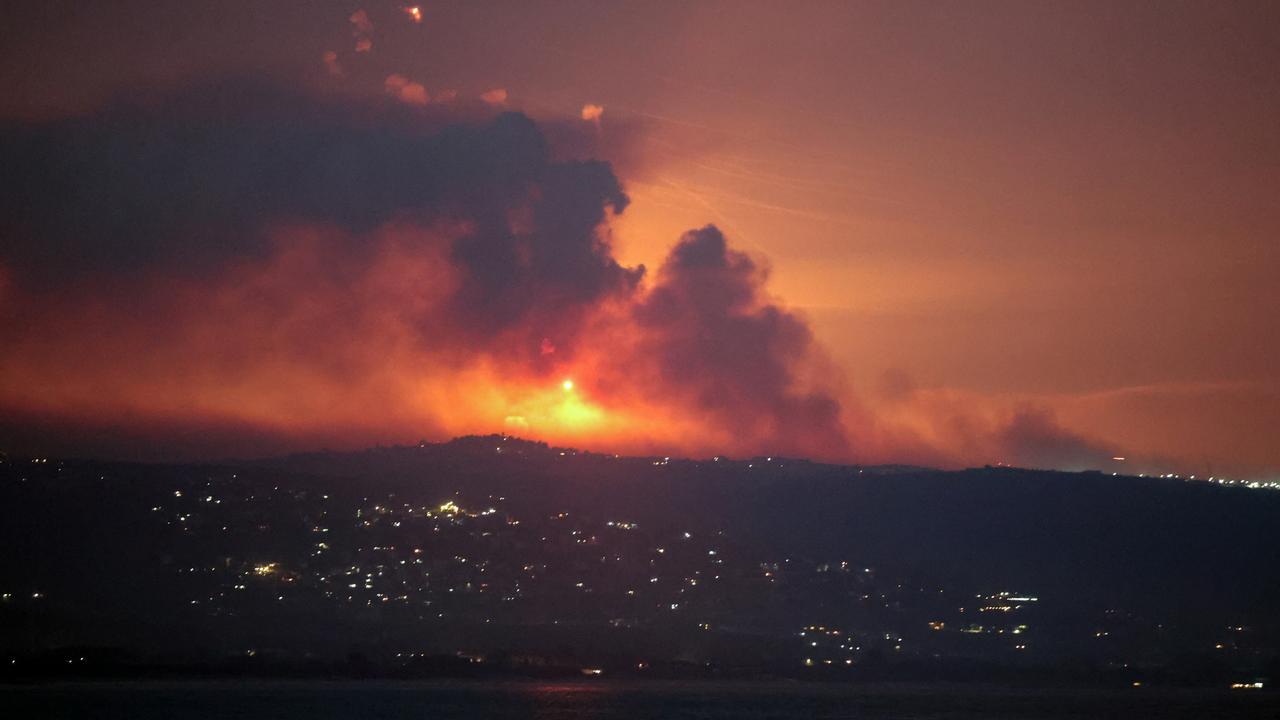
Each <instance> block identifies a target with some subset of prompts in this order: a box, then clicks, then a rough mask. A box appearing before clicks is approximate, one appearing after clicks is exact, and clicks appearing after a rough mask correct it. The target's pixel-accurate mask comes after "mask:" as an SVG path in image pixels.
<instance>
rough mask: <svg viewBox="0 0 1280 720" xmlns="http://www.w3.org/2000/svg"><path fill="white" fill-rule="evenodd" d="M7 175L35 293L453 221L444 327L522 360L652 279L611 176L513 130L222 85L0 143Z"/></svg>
mask: <svg viewBox="0 0 1280 720" xmlns="http://www.w3.org/2000/svg"><path fill="white" fill-rule="evenodd" d="M557 132H558V135H560V136H561V137H564V138H565V139H566V140H567V141H568V142H566V143H565V146H566V147H568V148H570V151H571V152H572V149H573V146H574V144H575V143H574V142H572V140H573V139H572V138H571V137H566V136H567V135H568V134H569V133H568V131H566V130H564V129H559V130H558V131H557ZM585 132H586V131H585V130H584V131H583V133H585ZM587 142H589V141H587ZM579 144H580V143H579ZM0 165H2V166H3V167H5V171H4V173H3V176H0V198H3V199H0V233H2V237H3V244H2V245H0V264H3V265H6V266H8V268H9V271H10V273H11V274H12V276H13V278H14V281H15V282H16V283H17V284H20V285H23V286H25V287H28V288H35V289H40V288H44V289H51V288H57V287H59V286H61V285H64V284H66V283H67V282H69V281H72V280H76V279H78V278H82V277H84V276H92V275H98V276H100V275H103V274H110V273H117V274H119V273H124V274H133V275H138V274H142V275H146V274H151V273H155V272H163V273H172V274H179V275H196V276H198V275H202V274H203V275H207V274H209V273H210V272H211V271H214V270H216V269H217V268H218V267H219V266H220V265H221V264H223V263H225V262H227V261H228V260H233V259H238V258H244V257H261V256H263V255H265V254H266V253H268V252H270V250H271V245H270V238H269V235H268V233H266V232H264V230H265V229H267V228H269V227H270V226H271V224H272V223H273V222H278V221H306V222H310V223H322V224H327V225H332V226H337V227H339V228H342V229H345V230H348V231H350V232H352V233H355V234H360V233H368V232H369V231H370V230H372V229H374V228H376V227H378V226H380V225H382V224H384V223H387V222H391V221H393V220H409V221H413V222H418V223H430V222H457V223H463V224H465V226H466V228H467V230H466V232H464V233H463V234H462V235H461V236H460V237H458V238H457V239H456V241H455V243H454V247H453V251H452V258H453V260H454V261H455V263H456V264H457V265H458V267H459V269H460V270H461V287H460V288H459V290H458V293H457V295H456V297H455V298H454V301H453V302H452V303H451V304H450V307H449V313H448V317H449V318H450V319H451V320H453V321H455V322H453V324H454V325H455V326H456V327H457V328H462V329H466V330H467V331H468V332H471V333H472V334H486V335H489V336H491V335H492V334H493V333H495V332H500V331H504V330H507V329H510V328H521V329H527V330H528V332H527V334H528V335H529V336H530V338H532V340H527V339H518V340H516V342H518V343H519V345H520V347H521V348H522V350H521V355H522V356H523V355H524V354H526V353H532V354H533V355H537V353H536V350H537V348H538V343H539V342H540V340H541V339H542V337H546V336H556V337H554V341H555V342H556V343H557V346H559V347H569V346H570V345H571V341H572V338H571V337H567V335H568V334H569V332H570V330H571V329H572V328H573V327H574V325H575V324H576V322H577V320H578V319H579V318H580V317H581V315H582V313H583V312H585V311H586V310H587V309H589V308H590V307H591V306H593V305H594V304H595V303H596V302H598V301H600V300H601V299H603V298H605V297H607V296H610V295H613V294H618V293H622V294H626V293H629V292H630V291H632V290H633V289H634V288H635V286H636V284H637V282H638V281H639V279H640V277H641V275H642V273H643V268H635V269H630V268H623V267H621V266H620V265H619V264H618V263H617V262H616V261H615V260H614V259H613V257H612V250H611V248H610V245H609V241H608V237H607V235H605V234H603V231H602V230H601V229H600V226H601V224H602V222H603V220H604V219H605V217H606V213H607V212H608V211H612V212H622V211H623V209H625V207H626V205H627V197H626V195H625V194H624V193H623V191H622V188H621V186H620V184H619V182H618V180H617V178H616V177H615V176H614V174H613V172H612V171H611V169H610V168H609V166H608V165H607V164H605V163H602V162H596V161H559V160H555V159H554V158H553V153H552V149H551V148H550V147H549V145H548V142H547V140H546V138H545V136H544V134H543V132H542V131H541V130H540V128H539V127H537V126H536V125H535V124H534V122H533V121H531V120H530V119H529V118H527V117H525V116H524V115H521V114H518V113H503V114H496V115H495V114H494V113H493V112H492V111H489V110H483V111H481V110H477V109H474V108H472V109H466V108H464V109H463V110H462V111H461V112H459V111H456V110H441V109H437V108H432V109H431V110H423V109H418V108H403V107H399V106H398V105H397V104H396V103H393V102H387V101H385V100H384V101H360V102H352V101H350V100H347V101H344V102H341V103H336V102H325V101H322V100H319V99H317V98H315V97H312V96H309V95H306V94H302V93H299V92H295V91H290V90H285V89H281V88H278V87H274V86H266V85H261V84H253V83H245V82H240V81H224V82H217V83H209V84H204V85H201V86H198V87H195V88H190V89H186V90H183V91H181V92H177V93H170V94H165V95H161V96H150V97H135V98H130V99H126V100H122V101H119V102H116V103H114V104H112V105H111V106H109V107H107V108H105V109H103V110H102V111H100V112H97V113H94V114H91V115H88V116H85V117H78V118H72V119H68V120H63V121H58V122H51V123H45V124H40V125H26V126H21V127H9V128H5V129H4V132H3V133H0ZM531 324H532V325H533V326H531ZM533 336H537V337H533ZM530 342H532V346H531V348H530V347H528V346H529V343H530Z"/></svg>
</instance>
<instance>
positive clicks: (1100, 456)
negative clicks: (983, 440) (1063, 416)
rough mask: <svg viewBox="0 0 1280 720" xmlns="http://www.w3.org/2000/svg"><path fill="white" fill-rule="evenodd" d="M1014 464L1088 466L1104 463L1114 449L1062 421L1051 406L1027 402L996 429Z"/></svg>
mask: <svg viewBox="0 0 1280 720" xmlns="http://www.w3.org/2000/svg"><path fill="white" fill-rule="evenodd" d="M996 438H997V440H998V442H999V443H1000V446H1001V448H1002V449H1003V451H1004V452H1005V453H1007V457H1008V460H1007V462H1009V463H1010V464H1014V465H1023V466H1027V467H1044V468H1057V469H1062V470H1087V469H1096V468H1100V467H1104V466H1105V463H1106V460H1107V458H1109V457H1111V455H1112V453H1111V452H1110V451H1109V450H1107V449H1106V448H1104V447H1103V446H1102V445H1100V444H1099V443H1096V442H1094V441H1091V440H1089V439H1087V438H1085V437H1083V436H1081V435H1078V434H1076V433H1074V432H1071V431H1070V430H1067V429H1066V428H1064V427H1062V426H1061V425H1060V424H1058V421H1057V419H1056V418H1055V417H1054V414H1053V412H1052V411H1051V410H1049V409H1047V408H1043V407H1036V406H1024V407H1021V408H1019V409H1018V410H1017V411H1015V412H1014V414H1013V416H1012V417H1011V418H1010V419H1009V421H1008V422H1007V423H1005V424H1004V425H1003V426H1002V427H1001V428H1000V429H999V430H998V431H997V433H996Z"/></svg>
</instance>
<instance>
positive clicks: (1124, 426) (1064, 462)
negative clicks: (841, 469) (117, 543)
mask: <svg viewBox="0 0 1280 720" xmlns="http://www.w3.org/2000/svg"><path fill="white" fill-rule="evenodd" d="M416 7H417V10H416V13H415V12H414V11H412V10H411V8H410V7H409V6H407V5H404V4H401V3H381V2H365V3H356V2H314V1H313V2H301V1H298V2H289V1H286V0H281V1H280V2H272V3H227V2H188V3H181V4H178V3H147V2H128V1H126V2H118V3H111V4H97V3H83V2H33V3H28V4H25V5H23V4H19V5H17V6H14V7H11V8H10V9H9V10H8V11H7V14H8V19H9V24H10V30H9V32H8V33H7V36H6V37H5V39H4V40H2V41H0V90H2V91H3V92H0V124H3V125H4V126H5V129H4V132H3V136H2V137H3V139H0V161H2V162H3V166H4V167H5V168H6V169H5V170H3V171H0V182H2V183H3V188H0V190H3V193H4V196H5V197H4V200H0V338H3V339H4V340H5V341H4V342H3V343H0V418H2V419H0V446H3V447H6V448H11V449H12V450H13V451H15V452H53V453H71V454H91V455H97V456H109V457H122V458H130V459H174V458H191V459H197V458H210V457H222V456H229V455H230V456H246V455H255V454H266V453H275V452H283V451H288V450H301V449H310V448H314V447H319V446H326V447H335V448H338V447H362V446H367V445H370V444H375V443H395V442H415V441H417V440H418V439H420V438H425V439H429V440H439V439H445V438H447V437H450V436H452V435H456V434H463V433H487V432H510V433H513V434H518V435H522V436H527V437H532V438H537V439H545V440H548V441H551V442H556V443H562V444H571V445H574V446H578V447H587V448H590V449H593V450H600V451H612V452H646V453H657V454H672V455H675V454H680V455H697V456H709V455H717V454H722V455H734V456H750V455H756V454H760V455H766V454H788V455H804V456H809V457H815V458H819V459H824V460H837V461H849V462H905V463H918V464H927V465H935V466H943V467H959V466H966V465H980V464H988V463H989V464H996V463H1009V464H1016V465H1023V466H1031V467H1055V468H1065V469H1083V468H1095V469H1101V470H1104V471H1107V472H1117V471H1118V472H1133V473H1137V472H1146V473H1165V472H1177V473H1180V474H1184V475H1185V474H1198V475H1204V476H1208V475H1218V476H1221V475H1228V476H1232V477H1245V478H1274V477H1276V476H1277V475H1280V430H1278V428H1280V365H1278V364H1277V363H1276V362H1275V358H1276V356H1277V353H1278V352H1280V313H1278V312H1277V311H1276V308H1277V307H1280V284H1277V282H1276V277H1277V271H1280V203H1278V202H1276V198H1277V196H1278V191H1280V122H1278V120H1280V76H1278V75H1277V74H1276V73H1275V71H1274V68H1276V67H1280V8H1278V7H1277V6H1276V5H1275V4H1274V3H1265V2H1264V3H1246V2H1235V3H1226V2H1190V3H1184V2H1162V3H1146V2H1125V3H1114V2H1096V3H1092V2H1064V3H1051V2H1031V3H1028V2H973V3H937V2H934V3H912V2H885V3H860V2H848V3H834V2H798V3H757V2H725V3H717V2H694V3H661V2H658V3H649V2H646V3H614V2H610V3H600V2H571V1H569V0H564V1H557V2H546V3H543V2H517V3H478V2H431V3H424V4H421V5H419V6H416ZM642 268H643V269H642ZM566 381H570V382H571V387H568V388H566ZM1113 458H1123V459H1122V460H1117V459H1113Z"/></svg>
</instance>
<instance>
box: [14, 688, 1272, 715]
mask: <svg viewBox="0 0 1280 720" xmlns="http://www.w3.org/2000/svg"><path fill="white" fill-rule="evenodd" d="M0 718H4V719H5V720H25V719H26V718H40V719H42V720H44V719H48V720H62V719H64V718H95V719H97V718H101V719H102V720H117V719H121V720H123V719H125V718H129V719H131V720H132V719H134V718H136V719H137V720H157V719H160V718H184V719H185V718H190V719H192V720H206V719H208V720H212V719H214V718H217V719H218V720H223V719H231V718H238V719H243V720H277V719H279V720H285V719H290V720H291V719H293V718H299V719H301V718H305V719H306V720H331V719H332V720H337V719H339V718H343V719H345V718H370V719H378V720H382V719H386V720H391V719H399V718H414V719H415V720H450V719H453V718H539V719H545V720H561V719H563V720H579V719H583V718H614V719H617V720H633V719H636V718H662V719H663V720H666V719H673V720H679V719H681V718H747V719H763V718H779V719H782V718H786V719H790V718H857V719H859V720H890V719H895V720H897V719H901V720H906V719H915V718H920V719H937V720H943V719H947V720H978V719H983V720H987V719H991V720H1015V719H1017V720H1040V719H1042V718H1043V719H1050V720H1062V719H1066V718H1081V719H1084V718H1089V719H1093V718H1116V719H1117V720H1120V719H1123V720H1146V719H1148V718H1185V719H1187V720H1192V719H1194V720H1212V719H1217V718H1225V719H1231V718H1266V719H1267V720H1278V719H1280V696H1277V695H1275V694H1273V693H1265V694H1263V693H1256V694H1254V693H1248V692H1230V691H1226V690H1223V691H1157V690H1146V689H1135V690H1131V691H1130V690H1126V691H1079V690H1009V689H1000V688H973V687H946V686H901V685H883V686H867V685H859V686H834V685H811V684H802V683H748V682H742V683H723V684H712V683H643V684H639V683H637V684H630V683H609V682H591V683H586V682H584V683H532V682H529V683H514V682H513V683H391V682H360V683H356V682H237V683H231V682H182V683H92V684H89V683H86V684H51V685H33V686H0Z"/></svg>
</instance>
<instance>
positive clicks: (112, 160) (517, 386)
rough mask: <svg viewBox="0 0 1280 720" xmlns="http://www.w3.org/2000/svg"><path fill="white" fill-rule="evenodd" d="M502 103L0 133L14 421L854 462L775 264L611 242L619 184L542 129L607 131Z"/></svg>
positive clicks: (136, 104)
mask: <svg viewBox="0 0 1280 720" xmlns="http://www.w3.org/2000/svg"><path fill="white" fill-rule="evenodd" d="M496 113H497V111H496V110H493V109H490V108H489V107H487V106H476V107H472V108H461V109H447V110H442V109H440V108H438V107H435V106H428V107H425V108H424V107H409V106H406V105H404V104H402V103H400V102H397V101H396V100H395V99H392V98H378V99H374V100H369V101H352V100H350V99H347V100H345V101H343V102H342V103H335V102H325V101H321V100H318V99H316V98H314V97H310V96H308V95H305V94H300V93H296V92H288V91H282V90H281V89H279V88H274V87H263V86H255V85H252V84H244V83H215V84H210V85H205V86H201V87H199V88H195V89H191V90H187V91H184V92H180V93H168V94H161V95H152V96H146V97H140V98H133V99H131V100H128V101H121V102H118V103H116V104H113V105H111V106H109V107H107V108H104V109H102V110H101V111H99V112H97V113H94V114H92V115H88V116H84V117H77V118H73V119H68V120H63V121H57V122H50V123H45V124H39V125H27V126H21V127H9V128H5V132H3V134H0V165H2V166H3V167H4V168H5V171H4V174H3V178H2V179H0V183H2V187H0V191H2V192H0V195H2V197H3V199H2V200H0V233H3V235H2V237H3V244H2V245H0V277H3V278H6V281H5V282H4V283H3V284H0V293H3V295H2V296H0V302H3V305H0V308H2V310H0V323H3V324H2V325H0V332H3V334H4V337H5V343H4V344H3V348H0V372H2V375H3V379H2V380H0V409H4V410H6V411H7V412H6V415H7V416H8V417H10V418H21V419H22V420H21V422H22V423H23V424H25V425H27V426H32V424H33V423H34V424H36V425H39V426H41V427H46V426H47V427H57V426H59V424H60V423H61V424H62V425H63V426H69V425H71V424H75V425H76V426H77V427H81V428H83V427H108V426H110V425H111V424H112V423H113V422H127V423H128V424H129V426H130V427H131V428H142V427H147V428H156V427H169V428H188V435H192V434H195V435H198V432H192V431H190V428H192V427H196V428H201V427H217V428H219V437H225V436H227V435H229V434H230V435H234V432H235V428H238V427H239V428H243V431H244V433H245V434H246V435H253V436H257V437H284V438H294V439H296V440H297V442H299V443H311V442H316V441H324V442H334V443H345V444H348V445H350V444H358V443H361V442H370V441H377V440H404V439H411V438H414V437H417V436H419V435H421V434H436V435H442V434H448V433H453V432H475V431H489V430H494V429H498V428H500V427H502V424H503V423H504V422H508V421H511V422H518V423H520V426H521V427H527V428H529V429H530V430H531V431H532V432H533V433H534V434H542V435H543V436H552V437H555V438H558V439H565V440H571V441H572V440H574V439H575V438H581V439H583V440H585V441H588V442H590V441H592V440H598V441H600V442H603V443H606V444H612V445H614V446H615V447H619V448H622V449H628V448H645V447H663V446H667V447H671V448H672V449H673V450H680V449H689V450H693V449H699V450H700V449H705V448H712V447H723V448H724V451H725V452H750V451H759V452H773V451H793V452H808V453H818V454H820V455H823V456H826V457H838V456H839V455H840V454H841V453H843V452H844V451H845V450H846V442H847V441H846V439H845V437H844V433H843V431H842V429H841V424H840V415H841V410H840V405H839V403H838V402H837V401H836V399H835V397H834V395H833V394H831V393H830V392H828V391H826V390H824V389H823V385H822V383H815V382H813V381H812V378H811V377H810V374H808V373H807V370H806V368H808V367H809V364H810V363H811V361H812V360H813V358H812V356H811V355H812V353H811V344H812V341H811V337H810V334H809V331H808V329H807V327H806V325H805V324H804V322H803V321H802V320H800V319H799V318H798V317H797V316H795V315H793V314H791V313H789V312H787V311H786V310H784V309H783V308H781V307H779V306H777V305H776V304H773V303H771V302H770V301H769V300H768V299H767V298H766V297H765V296H764V294H763V284H764V281H765V274H764V272H763V271H761V270H760V269H759V268H758V267H757V266H756V265H755V264H754V263H752V261H751V260H749V259H748V258H747V257H745V256H744V255H741V254H740V253H737V252H735V251H733V250H731V249H729V248H728V246H727V244H726V241H725V238H724V237H723V236H722V235H721V233H720V232H719V231H718V230H716V229H715V228H713V227H707V228H703V229H701V230H697V231H693V232H691V233H689V234H688V235H686V236H685V237H684V238H683V239H682V240H681V241H680V242H679V244H678V245H677V246H676V248H675V249H674V250H673V251H672V253H671V256H670V257H669V258H668V260H667V262H666V263H665V264H664V266H663V267H662V269H661V271H660V272H659V273H658V276H657V277H656V278H655V279H654V280H653V282H652V285H651V286H650V285H646V283H645V274H644V268H643V267H634V268H631V267H624V266H622V265H621V264H620V263H619V262H618V261H617V259H616V258H615V256H614V252H613V247H612V240H611V237H610V235H609V229H608V228H609V224H608V222H607V221H608V217H609V215H610V214H616V213H621V212H623V211H625V209H626V207H627V203H628V199H627V196H626V194H625V192H624V190H623V186H622V184H621V183H620V181H619V179H618V178H617V177H616V176H615V174H614V172H613V171H612V169H611V168H610V166H609V165H607V164H605V163H602V162H597V161H591V160H573V159H561V157H562V156H560V155H557V154H556V153H555V152H554V151H553V148H552V147H550V146H549V143H548V141H547V139H546V138H547V137H549V136H550V137H556V138H557V141H558V142H559V143H560V144H563V145H570V146H571V145H573V144H574V142H575V140H574V138H573V137H572V136H573V134H574V133H590V134H591V135H595V134H597V133H596V132H595V128H594V127H590V126H588V127H586V128H583V127H582V126H583V124H582V123H581V122H580V121H579V122H571V123H566V124H565V125H564V126H563V127H553V128H552V131H551V132H549V133H544V132H543V130H542V129H540V128H539V127H538V126H537V125H535V123H533V122H532V121H531V120H529V119H528V118H527V117H525V116H523V115H520V114H516V113H503V114H496ZM565 138H568V142H565ZM582 142H583V144H585V145H590V144H591V143H593V142H594V140H593V139H591V138H586V139H584V140H583V141H582ZM578 372H588V373H589V376H587V377H582V376H579V377H578V382H577V387H578V390H576V391H575V396H574V397H572V398H564V397H558V396H556V397H551V396H548V395H547V390H546V389H547V388H552V387H554V388H556V391H559V388H558V385H559V383H558V382H557V380H558V377H559V375H561V374H567V373H578ZM578 392H581V393H582V397H578V396H577V395H576V393H578ZM121 418H126V419H127V420H124V421H122V420H120V419H121ZM41 423H44V425H40V424H41ZM689 428H698V430H697V431H696V432H695V433H693V434H689V433H687V432H686V430H687V429H689ZM188 439H189V437H188ZM232 445H234V443H232ZM198 446H199V443H198V442H197V443H195V447H193V449H192V452H193V453H198V452H200V449H199V447H198ZM221 447H222V446H221V445H220V446H219V448H221ZM205 451H206V452H213V451H214V450H212V449H208V448H206V449H205Z"/></svg>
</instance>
